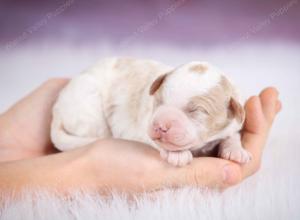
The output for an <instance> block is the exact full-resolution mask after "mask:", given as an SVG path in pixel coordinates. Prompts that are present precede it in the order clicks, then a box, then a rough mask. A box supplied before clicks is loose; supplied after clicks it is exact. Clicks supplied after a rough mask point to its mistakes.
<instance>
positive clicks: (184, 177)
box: [167, 157, 241, 189]
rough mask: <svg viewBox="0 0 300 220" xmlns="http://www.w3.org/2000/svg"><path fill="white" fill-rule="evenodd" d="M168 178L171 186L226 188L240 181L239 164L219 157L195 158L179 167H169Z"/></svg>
mask: <svg viewBox="0 0 300 220" xmlns="http://www.w3.org/2000/svg"><path fill="white" fill-rule="evenodd" d="M167 177H168V180H169V183H170V184H171V185H172V186H175V187H180V186H197V187H209V188H221V189H223V188H227V187H229V186H232V185H235V184H237V183H239V182H240V181H241V169H240V166H239V165H237V164H235V163H233V162H230V161H228V160H223V159H219V158H211V157H201V158H195V159H194V160H193V161H192V163H191V164H189V165H187V166H184V167H181V168H170V169H169V172H168V175H167Z"/></svg>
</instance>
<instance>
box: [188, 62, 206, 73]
mask: <svg viewBox="0 0 300 220" xmlns="http://www.w3.org/2000/svg"><path fill="white" fill-rule="evenodd" d="M207 69H208V67H207V66H205V65H203V64H198V65H195V66H192V67H191V68H190V69H189V70H190V71H192V72H197V73H205V72H206V71H207Z"/></svg>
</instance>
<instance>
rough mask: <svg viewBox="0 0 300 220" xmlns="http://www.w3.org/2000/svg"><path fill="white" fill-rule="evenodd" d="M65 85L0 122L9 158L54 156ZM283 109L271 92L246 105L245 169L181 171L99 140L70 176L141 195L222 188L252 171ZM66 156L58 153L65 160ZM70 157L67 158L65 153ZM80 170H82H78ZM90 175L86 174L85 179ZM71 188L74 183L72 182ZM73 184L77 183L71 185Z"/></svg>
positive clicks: (137, 149)
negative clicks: (53, 130) (56, 114)
mask: <svg viewBox="0 0 300 220" xmlns="http://www.w3.org/2000/svg"><path fill="white" fill-rule="evenodd" d="M67 82H68V80H64V79H56V80H50V81H48V82H47V83H45V84H44V85H43V86H41V87H40V88H39V89H37V90H36V91H35V92H33V93H32V94H31V95H29V96H27V97H26V98H25V99H23V100H22V101H20V102H19V103H18V104H16V105H15V106H14V107H12V108H11V109H10V110H8V111H7V112H6V113H4V114H3V115H1V117H0V137H1V138H0V140H1V143H0V147H2V149H0V150H2V151H0V152H1V154H2V155H0V156H1V157H2V158H0V161H1V160H3V153H2V152H5V149H8V151H9V153H11V154H10V157H4V159H5V160H9V159H11V160H12V159H23V158H28V157H37V156H42V155H47V154H50V153H53V152H55V149H54V147H53V145H52V144H51V141H50V136H49V134H50V122H51V109H52V105H53V103H54V102H55V100H56V97H57V95H58V93H59V91H60V90H61V89H62V88H63V87H64V85H65V84H66V83H67ZM280 107H281V104H280V102H279V101H278V94H277V92H276V90H275V89H272V88H269V89H266V90H264V91H263V92H262V93H261V94H260V96H258V97H252V98H250V99H249V100H248V102H247V104H246V106H245V108H246V112H247V118H246V123H245V128H244V130H243V138H242V141H243V145H244V147H245V148H246V149H247V150H248V151H249V152H251V153H252V155H253V160H252V161H251V162H250V163H249V164H247V165H244V166H240V165H238V164H235V163H233V162H231V161H227V160H223V159H219V158H208V157H202V158H195V159H194V160H193V162H192V163H191V164H190V165H188V166H185V167H182V168H175V167H172V166H170V165H168V164H167V163H165V162H164V161H163V160H161V158H160V157H159V154H158V152H156V151H155V150H154V149H152V148H151V147H149V146H147V145H145V144H141V143H137V142H129V141H122V140H101V141H99V142H97V143H94V144H92V145H90V146H87V147H86V149H88V150H87V151H85V152H86V153H84V154H82V155H83V156H82V158H83V159H85V161H87V162H86V163H84V164H85V166H84V167H82V169H83V170H84V169H87V170H85V173H80V172H74V173H72V175H77V176H78V178H79V177H80V176H82V175H85V178H86V182H85V184H86V185H87V186H88V185H89V184H88V183H93V184H94V185H95V184H96V185H97V186H98V187H100V188H101V187H104V186H105V187H111V188H114V189H120V190H125V191H126V190H130V191H141V190H146V191H148V190H153V189H159V188H162V187H164V186H173V187H178V186H184V185H195V186H208V187H221V188H226V187H228V186H231V185H233V184H236V183H238V182H240V181H241V180H243V179H244V178H246V177H247V176H249V175H252V174H253V173H254V172H256V171H257V170H258V168H259V166H260V160H261V154H262V150H263V147H264V145H265V142H266V139H267V136H268V133H269V130H270V128H271V125H272V122H273V120H274V118H275V116H276V114H277V113H278V112H279V110H280ZM65 155H66V153H60V156H61V157H62V158H63V157H64V156H65ZM69 155H70V154H69ZM82 169H81V170H82ZM86 174H89V175H86ZM72 184H73V185H74V183H72ZM75 185H76V184H75Z"/></svg>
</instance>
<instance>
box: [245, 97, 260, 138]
mask: <svg viewBox="0 0 300 220" xmlns="http://www.w3.org/2000/svg"><path fill="white" fill-rule="evenodd" d="M245 111H246V120H245V123H244V129H243V130H244V131H245V132H249V133H252V134H260V133H262V132H264V131H265V126H264V125H265V118H264V114H263V110H262V106H261V102H260V99H259V97H257V96H252V97H251V98H249V100H248V101H247V102H246V105H245Z"/></svg>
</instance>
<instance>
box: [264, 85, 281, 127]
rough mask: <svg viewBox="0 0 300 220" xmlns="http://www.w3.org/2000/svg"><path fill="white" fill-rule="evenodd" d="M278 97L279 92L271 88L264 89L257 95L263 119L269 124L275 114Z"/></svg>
mask: <svg viewBox="0 0 300 220" xmlns="http://www.w3.org/2000/svg"><path fill="white" fill-rule="evenodd" d="M278 95H279V92H278V91H277V89H276V88H273V87H269V88H266V89H264V90H263V91H262V92H261V93H260V95H259V97H260V101H261V105H262V109H263V112H264V115H265V118H266V119H267V121H268V122H269V123H270V124H271V123H272V122H273V120H274V118H275V116H276V113H277V108H278V106H277V105H278Z"/></svg>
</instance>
